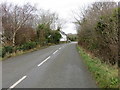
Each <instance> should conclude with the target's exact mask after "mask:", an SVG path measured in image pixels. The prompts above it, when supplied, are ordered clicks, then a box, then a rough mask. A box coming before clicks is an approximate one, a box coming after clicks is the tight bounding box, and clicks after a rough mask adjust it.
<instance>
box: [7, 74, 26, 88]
mask: <svg viewBox="0 0 120 90" xmlns="http://www.w3.org/2000/svg"><path fill="white" fill-rule="evenodd" d="M26 77H27V76H23V77H22V78H21V79H19V80H18V81H17V82H16V83H15V84H13V85H12V86H11V87H9V89H12V88H14V87H15V86H17V85H18V84H19V83H20V82H22V81H23V80H24V79H25V78H26Z"/></svg>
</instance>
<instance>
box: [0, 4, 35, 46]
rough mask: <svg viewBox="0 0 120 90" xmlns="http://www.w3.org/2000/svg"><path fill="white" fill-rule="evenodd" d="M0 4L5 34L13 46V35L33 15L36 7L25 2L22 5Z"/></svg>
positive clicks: (14, 35)
mask: <svg viewBox="0 0 120 90" xmlns="http://www.w3.org/2000/svg"><path fill="white" fill-rule="evenodd" d="M1 6H2V12H3V13H2V24H3V28H4V29H5V31H8V33H7V35H9V37H8V38H7V39H10V41H12V45H13V46H15V37H16V34H17V32H18V31H19V30H20V28H21V27H22V26H24V25H25V24H28V23H29V21H30V20H32V19H33V18H34V17H33V16H34V13H35V11H36V8H35V7H34V6H31V5H30V4H28V3H27V4H25V5H23V6H22V7H20V6H18V5H12V4H9V5H8V4H7V3H3V4H1Z"/></svg>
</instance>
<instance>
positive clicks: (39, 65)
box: [38, 56, 51, 67]
mask: <svg viewBox="0 0 120 90" xmlns="http://www.w3.org/2000/svg"><path fill="white" fill-rule="evenodd" d="M50 57H51V56H49V57H47V58H46V59H45V60H44V61H42V62H41V63H40V64H38V67H39V66H41V65H42V64H43V63H44V62H46V61H47V60H48V59H50Z"/></svg>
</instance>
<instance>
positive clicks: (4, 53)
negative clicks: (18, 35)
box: [0, 46, 14, 57]
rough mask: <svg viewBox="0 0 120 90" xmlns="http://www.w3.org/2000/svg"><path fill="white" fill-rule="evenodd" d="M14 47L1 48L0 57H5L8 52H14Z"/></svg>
mask: <svg viewBox="0 0 120 90" xmlns="http://www.w3.org/2000/svg"><path fill="white" fill-rule="evenodd" d="M13 52H14V48H13V47H12V46H5V47H3V48H0V57H4V56H5V55H6V53H13Z"/></svg>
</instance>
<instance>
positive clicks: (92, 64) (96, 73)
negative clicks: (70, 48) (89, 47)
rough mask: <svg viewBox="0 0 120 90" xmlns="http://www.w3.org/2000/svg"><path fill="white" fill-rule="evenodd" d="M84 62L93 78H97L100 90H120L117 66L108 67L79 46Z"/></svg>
mask: <svg viewBox="0 0 120 90" xmlns="http://www.w3.org/2000/svg"><path fill="white" fill-rule="evenodd" d="M77 49H78V51H79V53H80V56H81V57H82V59H83V62H84V63H85V64H86V65H87V67H88V69H89V71H90V72H91V73H92V76H93V77H94V78H95V80H96V83H97V85H98V87H100V88H119V83H120V79H119V77H118V69H117V66H112V65H108V64H106V63H103V62H101V60H100V59H98V58H96V57H93V56H91V55H90V54H88V53H87V52H86V51H85V49H83V48H82V47H80V46H77Z"/></svg>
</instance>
